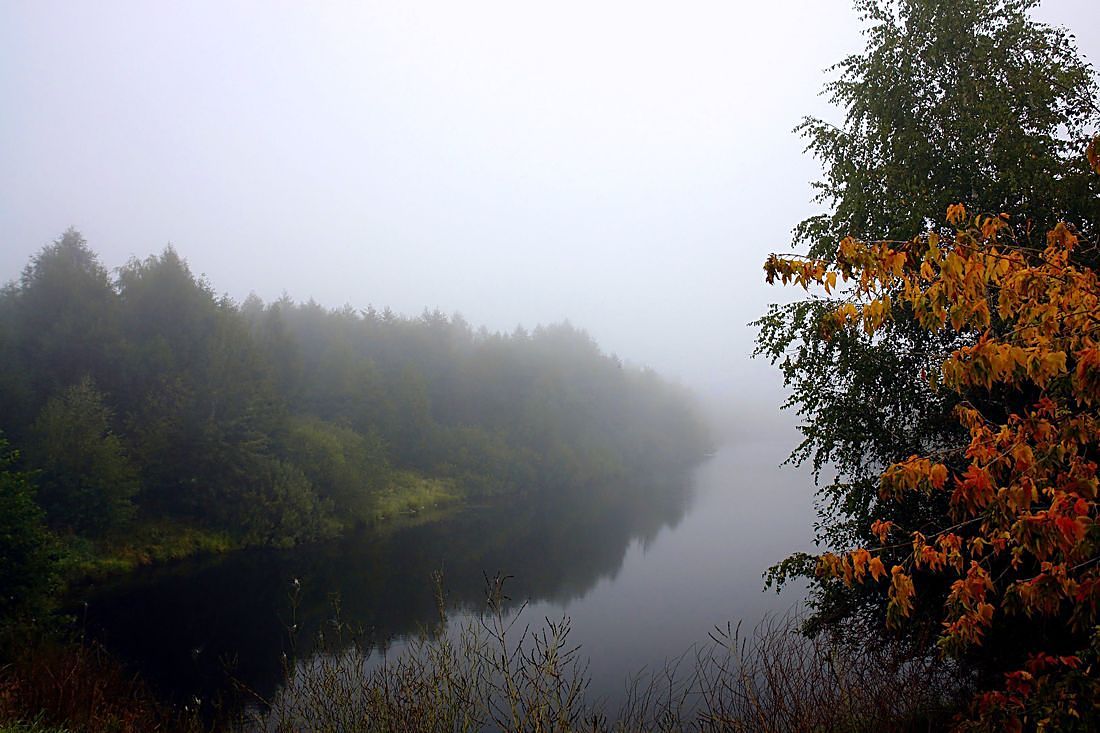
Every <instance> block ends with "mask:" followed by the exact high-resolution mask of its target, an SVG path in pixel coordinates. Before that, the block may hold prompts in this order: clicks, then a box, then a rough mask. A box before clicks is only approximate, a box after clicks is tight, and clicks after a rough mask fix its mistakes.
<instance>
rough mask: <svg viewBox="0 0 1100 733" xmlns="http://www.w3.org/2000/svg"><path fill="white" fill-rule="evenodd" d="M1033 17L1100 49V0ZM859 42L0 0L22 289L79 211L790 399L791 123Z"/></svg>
mask: <svg viewBox="0 0 1100 733" xmlns="http://www.w3.org/2000/svg"><path fill="white" fill-rule="evenodd" d="M1039 15H1040V17H1041V18H1042V19H1044V20H1046V21H1048V22H1054V23H1057V24H1064V25H1067V26H1069V27H1070V28H1071V29H1073V30H1074V31H1076V33H1077V35H1078V41H1079V43H1080V46H1081V48H1082V50H1083V51H1084V52H1085V53H1086V54H1087V55H1088V56H1089V57H1090V58H1091V59H1094V60H1095V59H1097V58H1098V57H1100V38H1098V32H1097V28H1098V27H1100V9H1098V3H1097V2H1096V0H1047V2H1046V3H1045V4H1044V6H1043V8H1042V9H1041V11H1040V14H1039ZM861 47H862V42H861V38H860V35H859V27H858V24H857V21H856V19H855V16H854V13H853V12H852V11H851V9H850V7H849V3H848V2H845V1H844V0H827V1H826V0H820V1H811V0H804V1H801V2H795V1H793V0H770V1H768V2H753V3H742V2H733V1H730V0H726V1H725V2H697V1H694V0H677V1H676V2H655V3H647V2H639V1H637V0H633V1H630V2H601V1H599V0H585V1H584V2H573V1H572V0H555V2H543V3H528V2H522V1H521V0H510V1H502V2H482V1H480V0H462V1H460V2H459V1H455V0H450V1H443V2H431V3H427V2H413V1H412V0H402V1H393V2H369V1H367V0H359V1H356V2H352V1H350V0H349V1H348V2H298V3H290V2H273V1H265V2H227V1H226V0H219V1H218V2H167V1H157V2H149V1H148V0H140V1H135V2H113V1H108V0H96V2H46V1H44V0H27V1H26V2H14V1H13V0H0V105H2V106H0V279H2V280H5V281H6V280H10V279H12V278H15V277H16V276H17V275H18V273H19V272H20V270H21V269H22V267H23V266H24V265H25V264H26V262H27V260H28V258H29V257H30V256H31V255H32V254H33V253H35V252H36V251H37V250H38V249H40V248H41V247H42V246H43V245H44V244H46V243H48V242H49V241H51V240H53V239H54V238H56V237H57V236H58V235H59V234H60V233H61V232H62V231H63V230H64V229H66V228H67V227H68V226H70V225H72V226H75V227H77V228H78V229H80V231H81V232H83V234H84V235H85V237H86V238H87V239H88V241H89V244H90V245H91V246H92V248H93V249H95V250H96V251H97V252H99V253H100V256H101V258H102V260H103V263H104V264H105V265H106V266H108V267H110V268H114V267H117V266H119V265H121V264H122V263H124V262H125V261H126V260H127V259H128V258H129V257H131V256H134V255H136V256H139V257H144V256H146V255H148V254H151V253H154V252H158V251H160V250H161V249H162V248H163V247H164V245H165V244H167V243H169V242H171V243H172V244H173V245H175V246H176V248H177V249H178V250H179V251H180V253H181V254H183V255H184V256H185V257H186V258H187V259H188V260H189V262H190V263H191V266H192V268H193V269H194V270H195V271H196V272H197V273H204V274H205V275H206V276H207V277H208V278H209V279H210V281H211V283H212V284H213V285H214V287H215V289H216V290H218V291H219V292H226V293H228V294H230V295H231V296H233V297H234V298H237V299H243V298H244V297H245V296H247V295H248V294H249V292H255V293H257V294H258V295H260V296H261V297H262V298H264V299H265V300H271V299H274V298H277V297H278V296H279V295H280V294H281V293H282V292H284V291H286V292H287V293H288V294H290V295H291V296H292V297H293V298H295V299H297V300H306V299H309V298H314V299H316V300H317V301H319V302H321V303H323V304H325V305H330V306H340V305H343V304H345V303H347V304H351V305H353V306H356V307H365V306H367V305H368V304H373V305H375V306H378V307H382V306H390V307H392V308H393V309H394V310H397V311H399V312H403V313H407V314H414V315H415V314H418V313H420V312H421V311H422V310H423V309H424V308H425V307H428V308H435V307H439V308H440V309H442V310H444V311H446V312H448V313H451V312H455V311H458V312H461V313H462V314H463V315H465V316H466V317H467V319H468V320H470V321H471V322H472V323H474V324H475V325H482V324H484V325H487V326H488V327H489V328H491V329H494V330H495V329H505V330H511V329H512V328H513V327H514V326H515V325H517V324H523V325H525V326H528V327H530V326H532V325H534V324H537V323H548V322H553V321H559V320H562V319H566V318H568V319H570V320H571V321H572V322H573V323H575V324H576V325H579V326H582V327H584V328H586V329H588V330H589V331H590V332H591V333H592V334H593V336H594V337H595V338H596V339H597V341H598V342H599V343H600V344H601V345H602V346H603V347H604V348H605V349H606V350H608V351H613V352H616V353H618V354H619V355H620V356H622V357H623V358H624V359H626V360H628V361H630V362H633V363H640V364H648V365H650V366H653V367H655V368H657V369H659V370H660V371H662V372H663V373H666V374H668V375H669V376H672V377H676V378H679V379H682V380H683V381H685V382H687V383H689V384H692V385H695V386H697V387H699V388H701V389H704V390H708V391H710V390H719V391H721V392H723V393H726V394H741V395H742V396H744V395H745V394H749V393H752V394H764V393H767V394H769V395H770V394H771V393H772V391H773V390H774V387H775V383H776V377H775V375H774V373H773V372H772V370H771V369H770V368H769V367H767V366H766V365H764V364H756V365H751V364H749V363H748V353H749V352H750V350H751V341H752V331H751V329H749V328H748V327H747V326H746V323H747V322H748V321H749V320H751V319H752V318H754V317H756V316H758V315H759V314H760V313H762V312H763V310H764V309H765V307H766V303H767V302H768V301H769V300H774V299H776V298H778V297H782V293H780V292H778V291H773V290H769V289H767V288H766V287H765V286H764V285H763V284H762V271H761V263H762V261H763V258H764V257H765V255H766V254H767V253H768V252H769V251H771V250H776V249H778V250H782V249H784V248H786V246H787V244H788V242H789V238H790V235H789V232H790V229H791V227H792V226H793V225H794V224H795V223H796V222H797V221H798V220H799V219H801V218H803V217H804V216H806V215H807V214H808V213H810V212H811V211H813V208H812V207H811V205H810V203H809V196H810V190H809V185H808V184H809V181H811V180H812V179H813V178H814V176H815V175H816V173H817V170H818V169H817V164H816V163H815V162H814V161H813V160H811V159H809V158H807V157H805V156H803V154H802V145H801V142H800V140H799V139H798V138H797V137H796V136H795V135H793V134H792V133H791V129H792V128H793V127H794V125H795V124H796V123H797V122H798V121H799V119H800V118H801V117H802V116H803V115H806V114H817V115H822V116H827V117H835V116H836V115H835V113H834V112H831V111H830V110H829V108H828V107H827V106H825V103H824V101H823V100H822V99H820V98H819V97H818V96H817V93H818V91H819V89H820V87H821V85H822V83H823V82H824V81H826V79H827V78H828V77H827V75H826V74H825V73H824V71H823V70H824V69H825V67H827V66H829V65H830V64H832V63H834V62H836V61H838V60H839V59H840V58H842V57H843V56H844V55H845V54H847V53H850V52H853V51H857V50H859V49H860V48H861ZM750 388H751V389H750ZM768 399H773V398H772V397H768Z"/></svg>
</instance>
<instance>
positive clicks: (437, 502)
mask: <svg viewBox="0 0 1100 733" xmlns="http://www.w3.org/2000/svg"><path fill="white" fill-rule="evenodd" d="M462 498H463V496H462V492H461V491H459V489H458V487H457V486H456V485H455V483H454V481H451V480H447V479H438V478H426V477H424V476H420V475H419V474H415V473H412V472H410V471H394V473H393V478H392V479H391V480H390V483H389V485H388V486H387V487H386V488H384V489H383V490H382V491H380V492H379V493H378V495H377V497H376V499H375V501H376V504H375V509H374V516H373V517H372V519H373V520H374V521H375V522H376V523H378V522H390V521H393V520H395V519H398V518H401V517H411V516H415V515H419V514H424V515H431V514H433V513H435V512H436V511H438V510H442V509H447V508H452V507H453V506H454V505H455V504H457V503H458V502H460V501H461V500H462Z"/></svg>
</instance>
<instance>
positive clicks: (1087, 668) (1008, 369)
mask: <svg viewBox="0 0 1100 733" xmlns="http://www.w3.org/2000/svg"><path fill="white" fill-rule="evenodd" d="M1098 148H1100V138H1098V139H1097V140H1094V141H1093V143H1092V145H1090V147H1089V150H1088V159H1089V161H1090V164H1091V165H1092V166H1093V167H1094V168H1095V169H1096V172H1097V173H1100V150H1098ZM947 220H948V223H949V224H950V225H951V226H952V227H953V228H954V229H955V234H954V236H953V237H951V238H944V237H941V236H940V235H939V234H938V233H937V232H935V231H933V232H930V233H927V234H922V235H919V236H916V237H914V238H913V239H910V240H907V241H896V240H894V241H878V242H860V241H857V240H855V239H853V238H845V239H844V240H842V241H841V242H840V245H839V247H838V249H837V253H836V255H835V257H834V258H830V259H827V260H826V259H816V258H802V257H780V256H774V255H773V256H772V257H770V258H769V259H768V261H767V263H766V265H765V270H766V272H767V279H768V281H769V282H775V281H779V282H781V283H783V284H791V283H793V284H798V285H801V286H803V287H806V288H809V287H811V286H815V285H816V286H820V287H821V288H823V289H824V290H825V291H826V292H828V293H833V292H840V293H843V294H844V296H845V297H844V299H843V300H841V301H839V302H836V303H835V307H833V308H832V309H831V311H829V312H828V313H827V314H826V315H825V316H824V317H823V318H822V319H821V321H820V323H819V328H820V332H821V337H822V338H823V339H825V340H828V339H831V338H834V337H835V336H836V335H837V334H840V333H843V332H844V331H846V330H850V329H858V330H860V331H862V332H863V333H864V334H866V335H868V336H870V337H872V338H874V337H875V335H876V334H880V333H882V332H883V331H884V328H885V326H886V324H888V323H889V322H891V321H892V320H894V319H896V318H904V319H906V320H910V321H912V322H914V323H916V324H919V327H920V328H921V329H923V330H924V331H926V332H928V333H929V334H930V335H933V336H935V335H943V334H949V335H950V336H951V340H952V341H953V342H955V343H956V344H958V345H957V346H956V347H955V348H953V349H952V350H951V351H950V353H949V354H948V355H947V356H946V358H945V359H944V360H943V361H942V364H941V365H940V368H939V370H937V371H930V372H928V373H927V374H926V375H924V377H925V380H926V382H927V388H928V389H929V390H931V391H948V392H950V393H952V394H954V395H955V396H956V407H955V416H956V419H957V420H958V422H959V424H960V426H961V428H962V429H963V430H964V431H965V433H966V435H967V436H968V440H966V441H965V444H963V445H960V446H950V445H948V446H944V448H943V449H941V450H939V451H936V452H932V453H929V454H926V455H913V456H911V457H909V458H907V459H904V460H901V461H897V462H894V463H892V464H891V465H889V466H887V467H886V468H885V470H883V471H882V473H881V477H880V484H879V497H878V499H879V503H878V509H879V511H881V512H882V514H883V515H884V516H881V517H877V518H876V519H875V520H874V521H873V523H872V524H871V526H870V527H869V530H870V534H871V535H872V536H873V537H874V538H875V539H874V542H873V543H872V544H870V545H869V546H866V547H858V548H856V549H854V550H850V551H846V552H826V553H824V554H822V555H821V556H820V557H818V558H817V573H818V575H819V577H821V578H822V579H823V582H829V581H830V580H831V581H832V582H837V583H841V584H842V585H844V586H845V587H848V588H852V587H855V586H869V587H870V588H871V589H872V590H871V592H872V593H874V592H875V591H874V589H875V588H877V589H878V592H879V593H881V594H882V595H883V596H884V598H885V621H886V624H887V625H888V626H890V627H893V628H903V627H904V626H905V625H906V624H907V623H908V622H910V620H911V619H912V618H913V617H914V614H915V613H916V611H917V609H918V607H920V606H921V605H922V603H925V606H926V607H924V608H923V609H921V610H922V612H923V613H924V614H925V615H931V616H933V617H937V618H938V623H939V636H938V641H937V645H938V647H939V648H940V650H941V651H942V653H944V654H947V655H951V656H954V657H956V658H958V659H960V660H962V661H963V662H964V663H965V662H966V660H967V659H969V658H971V657H972V656H973V655H974V654H975V653H976V652H977V651H978V650H981V649H982V648H983V647H985V649H984V656H985V658H986V659H987V660H988V659H989V658H990V657H993V658H996V662H995V663H994V664H993V665H990V666H989V667H988V668H990V669H995V670H996V671H997V673H998V676H987V677H986V678H985V679H979V680H978V682H977V684H978V687H979V694H978V695H977V696H976V698H975V701H974V706H973V709H972V710H971V714H972V716H973V718H972V720H971V723H973V724H974V725H977V726H984V727H988V726H998V727H999V726H1007V727H1008V728H1010V729H1021V728H1023V727H1028V728H1032V727H1036V728H1039V729H1042V728H1044V727H1045V728H1049V729H1057V730H1062V729H1067V728H1070V727H1083V728H1084V729H1090V727H1091V726H1096V725H1100V709H1098V708H1097V705H1096V701H1097V700H1098V699H1100V676H1098V674H1097V672H1098V670H1097V665H1098V664H1100V657H1098V652H1100V625H1098V624H1100V508H1098V487H1100V475H1098V460H1100V458H1098V456H1097V451H1098V450H1100V274H1098V273H1097V271H1096V269H1095V268H1094V267H1093V266H1092V264H1091V263H1090V262H1089V261H1087V260H1086V259H1082V258H1081V257H1080V256H1079V254H1078V252H1079V250H1080V249H1081V247H1082V244H1083V243H1082V242H1081V240H1080V238H1079V236H1078V234H1076V233H1075V231H1074V230H1073V228H1072V227H1069V226H1066V225H1065V224H1058V225H1056V226H1055V227H1054V228H1053V229H1052V230H1050V231H1049V232H1048V233H1047V237H1046V245H1045V247H1043V248H1041V249H1040V248H1031V247H1028V246H1026V245H1025V244H1022V243H1021V238H1020V237H1018V236H1017V232H1016V231H1015V229H1014V227H1013V225H1012V222H1011V217H1010V216H1009V215H1008V214H1007V213H996V214H993V213H978V214H971V213H968V212H967V211H966V209H965V208H964V207H963V206H962V205H961V204H956V205H953V206H951V207H949V208H948V210H947ZM838 289H839V290H838ZM911 495H919V496H923V497H925V498H926V499H927V500H929V501H930V502H931V503H935V501H936V500H938V501H939V502H940V505H942V506H946V512H944V513H943V514H942V515H941V516H934V515H928V516H926V517H924V521H922V522H920V523H918V524H912V525H910V526H905V525H903V524H902V523H901V522H899V521H897V518H896V517H895V516H891V507H892V505H893V504H894V503H897V502H905V501H906V499H907V498H908V497H909V496H911ZM887 568H889V570H887ZM925 584H927V586H928V587H929V588H931V589H934V590H932V591H930V592H929V594H928V595H929V598H928V599H925V598H924V593H923V590H924V589H923V586H924V585H925ZM943 590H946V595H945V596H944V594H943V592H942V591H943ZM927 600H930V601H932V602H933V603H935V604H936V606H937V607H934V608H933V607H928V606H927V603H926V601H927ZM941 601H942V603H943V605H942V609H941V608H939V607H938V605H939V603H940V602H941ZM990 645H992V646H993V648H989V647H990ZM1092 729H1095V728H1092Z"/></svg>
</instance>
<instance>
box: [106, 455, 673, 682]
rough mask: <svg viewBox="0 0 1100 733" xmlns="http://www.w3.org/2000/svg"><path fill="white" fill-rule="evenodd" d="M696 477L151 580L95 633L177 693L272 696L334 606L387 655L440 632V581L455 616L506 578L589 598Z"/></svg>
mask: <svg viewBox="0 0 1100 733" xmlns="http://www.w3.org/2000/svg"><path fill="white" fill-rule="evenodd" d="M688 478H689V477H688V475H687V473H686V472H681V473H680V474H679V475H669V476H663V477H656V476H654V477H650V478H648V479H646V480H645V481H642V482H633V483H632V484H631V485H629V486H627V485H625V484H624V485H618V486H615V485H613V486H603V487H600V488H598V489H587V490H584V491H582V490H579V489H576V490H571V491H568V492H564V493H563V492H558V493H556V494H554V495H553V496H547V495H546V494H542V493H540V494H537V495H535V496H534V497H528V498H527V499H516V500H511V501H508V502H502V503H498V504H494V505H491V506H487V507H481V508H471V509H468V510H466V511H464V512H462V513H461V514H459V515H457V516H454V517H450V518H448V519H446V520H444V521H441V522H437V523H434V524H425V525H421V526H413V527H407V528H403V529H395V530H392V531H391V532H388V533H385V534H383V535H377V534H374V535H371V534H363V535H357V536H352V537H348V538H345V539H344V540H341V541H339V542H333V543H327V544H324V545H318V546H314V547H309V548H305V549H299V550H296V551H288V552H275V551H248V552H241V553H237V554H234V555H232V556H230V557H226V558H220V559H218V560H216V561H212V562H206V563H199V562H191V563H183V564H180V565H177V566H173V567H171V568H165V569H161V570H157V571H150V572H148V573H144V574H141V575H140V576H138V577H136V578H127V579H124V580H121V581H119V582H117V583H115V584H113V585H111V586H108V587H106V588H103V589H102V590H100V591H98V592H96V593H94V594H92V596H91V598H90V602H89V607H88V622H87V623H88V628H89V630H90V631H91V632H92V633H93V634H97V635H99V636H100V637H101V638H102V639H103V641H104V642H105V643H106V644H107V645H108V647H109V648H111V649H112V650H114V651H115V652H116V653H118V654H119V655H120V656H121V657H122V658H124V659H128V660H130V661H132V662H134V663H135V665H136V666H137V667H138V668H139V669H140V671H142V673H143V674H144V676H146V678H147V679H148V680H149V682H150V683H152V684H153V685H154V686H155V687H157V688H159V689H161V690H162V691H164V692H165V693H166V694H170V695H173V696H176V697H178V698H180V699H189V698H191V697H192V696H196V695H197V696H200V697H203V698H204V699H210V698H211V697H213V696H215V695H216V694H218V692H219V691H220V690H224V689H226V682H227V677H226V674H225V671H226V669H227V668H228V669H229V670H230V672H231V674H232V676H233V677H234V678H236V679H237V680H239V681H241V682H242V683H244V684H246V685H247V686H248V687H250V688H251V689H253V690H254V691H255V692H257V693H259V694H260V695H262V696H264V697H270V695H271V694H273V692H274V691H275V689H276V688H277V687H278V685H279V684H280V682H281V681H282V670H283V666H282V665H283V660H282V654H283V651H284V650H286V649H287V648H288V646H289V644H288V628H289V627H290V625H291V624H292V623H294V622H295V621H296V622H297V624H298V629H299V633H298V636H297V641H296V651H297V653H298V654H299V655H300V656H303V655H308V654H309V653H310V652H311V646H312V643H311V640H312V639H313V637H314V635H315V634H316V631H317V630H318V629H320V628H322V624H325V623H326V622H327V621H328V620H329V619H330V618H331V617H332V615H333V601H334V599H336V598H338V599H339V604H340V607H341V616H342V618H343V620H344V621H345V622H347V623H349V624H351V625H353V626H355V627H357V628H360V629H362V631H363V632H364V634H365V635H366V637H367V638H368V639H369V640H370V641H372V642H373V643H378V644H386V643H388V642H389V641H390V640H392V639H394V638H395V637H400V636H403V635H407V634H410V633H413V632H416V631H418V630H420V629H422V628H424V627H427V626H430V625H431V624H432V623H433V621H434V620H435V618H436V615H437V611H436V600H435V592H434V588H433V585H432V581H431V575H432V573H433V572H434V571H437V570H441V571H442V572H443V576H444V586H445V589H446V592H447V604H448V606H449V607H450V608H451V609H462V610H476V609H480V607H481V606H482V604H483V603H484V600H485V599H484V588H485V583H484V578H485V574H490V575H491V574H493V573H496V572H501V573H505V574H508V575H511V576H514V579H513V580H512V581H510V583H509V587H508V590H509V595H510V596H511V597H512V598H513V599H515V601H514V602H516V603H518V602H520V601H523V600H528V599H530V600H533V601H551V602H556V603H565V602H567V601H569V600H572V599H576V598H580V597H582V596H584V595H585V594H586V593H587V592H588V591H589V590H590V589H591V588H592V587H593V586H594V585H595V584H596V583H597V582H598V581H599V580H600V579H602V578H605V577H613V576H614V575H615V574H616V573H617V572H618V570H619V568H620V567H621V565H622V562H623V558H624V556H625V554H626V550H627V548H628V547H629V546H630V543H631V542H632V541H633V540H638V541H641V542H643V543H648V542H650V541H652V540H653V538H654V537H655V536H656V535H657V533H658V531H659V530H660V529H661V528H662V527H664V526H674V525H676V524H677V523H678V522H679V521H680V519H681V518H682V516H683V514H684V511H685V509H686V507H687V503H688V500H689V494H690V492H689V481H688ZM295 578H297V579H299V580H300V583H301V591H300V593H299V595H298V600H297V603H296V608H295V610H293V611H292V610H291V603H290V595H291V581H292V580H293V579H295ZM292 616H293V619H292Z"/></svg>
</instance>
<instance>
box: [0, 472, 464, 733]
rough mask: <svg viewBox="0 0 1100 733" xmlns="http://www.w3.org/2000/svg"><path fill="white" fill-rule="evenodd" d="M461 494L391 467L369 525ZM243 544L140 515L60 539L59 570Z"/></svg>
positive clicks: (91, 576) (445, 505) (455, 501)
mask: <svg viewBox="0 0 1100 733" xmlns="http://www.w3.org/2000/svg"><path fill="white" fill-rule="evenodd" d="M465 498H466V497H465V494H464V492H463V491H462V490H461V488H460V487H459V486H458V485H457V483H456V482H455V481H454V480H451V479H439V478H429V477H425V476H421V475H419V474H417V473H414V472H411V471H394V472H393V475H392V478H391V480H390V481H389V482H388V484H387V485H386V487H385V488H383V489H381V490H380V491H379V492H378V493H377V495H376V496H375V501H374V507H373V510H372V512H371V514H370V516H369V521H368V525H369V526H370V527H371V528H373V529H378V530H383V529H387V528H390V527H394V526H406V525H408V524H409V523H420V522H426V521H433V520H436V519H439V518H440V517H442V516H443V515H445V514H447V513H448V512H451V511H454V510H455V509H458V508H459V507H461V506H462V505H463V502H464V500H465ZM246 544H247V543H245V542H243V541H241V540H240V539H239V538H237V537H235V536H234V535H233V534H232V533H230V532H227V531H224V530H216V529H210V528H206V527H200V526H196V525H193V524H186V523H183V522H179V521H172V520H165V519H157V520H140V519H139V520H138V521H136V522H135V523H134V524H133V525H132V526H131V527H129V528H128V529H127V530H126V531H125V532H124V533H120V534H117V535H115V536H112V537H109V538H106V539H102V540H91V539H87V538H83V537H79V536H76V535H69V536H65V537H61V538H60V539H59V549H60V553H59V554H60V557H61V562H60V574H61V576H62V577H63V578H64V579H65V580H66V581H67V582H68V583H80V582H86V581H90V580H101V579H104V578H107V577H111V576H116V575H123V574H126V573H129V572H133V571H134V570H137V569H138V568H141V567H146V566H150V565H159V564H161V563H166V562H172V561H175V560H183V559H186V558H192V557H202V556H209V555H221V554H225V553H227V552H232V551H233V550H239V549H242V548H244V547H245V546H246ZM0 733H2V732H0Z"/></svg>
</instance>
